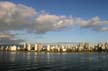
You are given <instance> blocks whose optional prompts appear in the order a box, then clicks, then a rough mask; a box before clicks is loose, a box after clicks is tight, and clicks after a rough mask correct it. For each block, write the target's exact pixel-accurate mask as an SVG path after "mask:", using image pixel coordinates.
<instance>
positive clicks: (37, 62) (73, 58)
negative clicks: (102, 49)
mask: <svg viewBox="0 0 108 71" xmlns="http://www.w3.org/2000/svg"><path fill="white" fill-rule="evenodd" d="M0 71H108V53H36V52H1V51H0Z"/></svg>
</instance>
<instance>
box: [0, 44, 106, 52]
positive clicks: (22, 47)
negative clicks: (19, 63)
mask: <svg viewBox="0 0 108 71" xmlns="http://www.w3.org/2000/svg"><path fill="white" fill-rule="evenodd" d="M0 50H1V51H35V52H86V51H87V52H88V51H89V52H92V51H108V43H98V44H95V45H90V44H89V43H78V44H41V43H36V44H30V43H24V44H19V45H0Z"/></svg>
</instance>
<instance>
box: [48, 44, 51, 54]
mask: <svg viewBox="0 0 108 71" xmlns="http://www.w3.org/2000/svg"><path fill="white" fill-rule="evenodd" d="M50 50H51V47H50V45H49V44H48V45H47V51H48V52H49V51H50Z"/></svg>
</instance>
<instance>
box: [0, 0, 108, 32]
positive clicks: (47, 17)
mask: <svg viewBox="0 0 108 71" xmlns="http://www.w3.org/2000/svg"><path fill="white" fill-rule="evenodd" d="M75 26H79V27H80V28H82V29H91V30H94V31H108V21H107V20H101V19H100V18H99V17H98V16H96V17H93V18H91V19H88V20H84V19H82V18H72V17H68V16H59V15H52V14H48V13H41V12H39V11H37V10H35V9H34V8H32V7H28V6H25V5H22V4H14V3H11V2H7V1H5V2H0V32H3V31H11V30H12V31H13V30H26V31H30V32H36V33H46V32H49V31H56V30H61V29H64V28H68V27H75Z"/></svg>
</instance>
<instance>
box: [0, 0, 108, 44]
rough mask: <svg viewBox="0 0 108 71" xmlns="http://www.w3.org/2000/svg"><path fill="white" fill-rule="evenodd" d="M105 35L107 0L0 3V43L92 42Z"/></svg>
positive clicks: (6, 0) (107, 29)
mask: <svg viewBox="0 0 108 71" xmlns="http://www.w3.org/2000/svg"><path fill="white" fill-rule="evenodd" d="M3 35H4V36H3ZM107 36H108V0H0V41H2V40H4V39H5V40H11V41H13V42H15V41H20V42H31V43H36V42H40V43H52V42H94V43H95V42H108V38H107ZM10 38H11V39H10ZM0 43H1V42H0Z"/></svg>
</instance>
